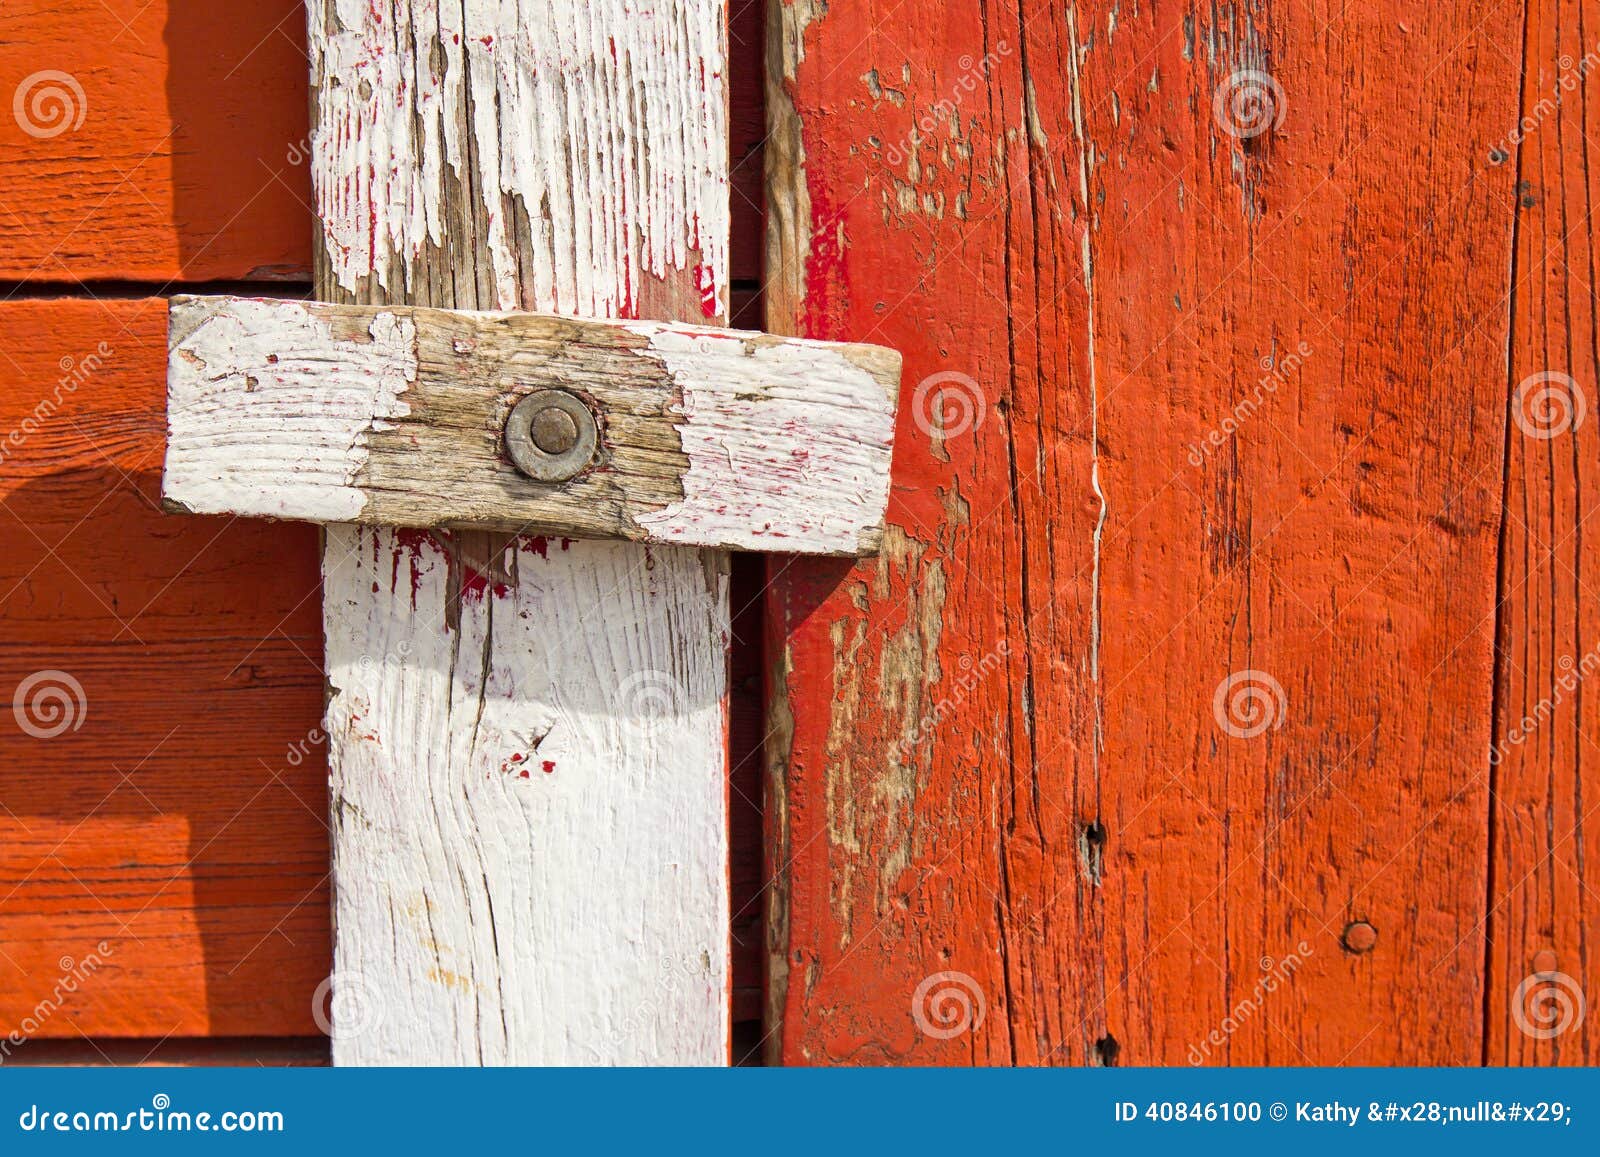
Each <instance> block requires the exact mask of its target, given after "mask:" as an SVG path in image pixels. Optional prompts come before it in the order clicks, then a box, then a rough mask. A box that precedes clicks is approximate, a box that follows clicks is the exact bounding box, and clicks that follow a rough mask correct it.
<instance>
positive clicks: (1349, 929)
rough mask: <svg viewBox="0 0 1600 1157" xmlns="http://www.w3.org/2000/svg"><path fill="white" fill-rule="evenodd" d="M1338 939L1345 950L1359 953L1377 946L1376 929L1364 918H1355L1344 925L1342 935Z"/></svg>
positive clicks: (1369, 950)
mask: <svg viewBox="0 0 1600 1157" xmlns="http://www.w3.org/2000/svg"><path fill="white" fill-rule="evenodd" d="M1340 939H1341V940H1342V942H1343V943H1344V949H1345V951H1346V952H1354V953H1356V954H1357V955H1361V954H1362V953H1366V952H1371V951H1372V950H1373V949H1374V948H1375V947H1377V944H1378V930H1377V929H1376V928H1374V927H1373V926H1372V925H1371V924H1368V923H1367V922H1366V921H1365V920H1355V921H1352V922H1351V923H1349V924H1346V925H1345V926H1344V935H1343V936H1342V937H1340Z"/></svg>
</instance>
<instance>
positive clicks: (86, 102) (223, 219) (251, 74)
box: [0, 0, 312, 281]
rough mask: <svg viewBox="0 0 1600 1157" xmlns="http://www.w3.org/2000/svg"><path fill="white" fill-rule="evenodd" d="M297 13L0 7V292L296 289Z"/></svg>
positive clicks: (253, 8) (306, 239)
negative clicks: (12, 287)
mask: <svg viewBox="0 0 1600 1157" xmlns="http://www.w3.org/2000/svg"><path fill="white" fill-rule="evenodd" d="M306 83H307V82H306V63H305V14H304V7H303V5H302V3H301V0H262V2H260V3H252V4H217V3H213V2H212V0H103V2H102V0H50V2H48V3H46V2H43V0H12V2H9V3H7V4H6V5H5V7H4V9H3V10H0V100H3V102H4V103H3V105H0V107H3V108H4V110H5V112H4V113H3V114H0V155H4V157H5V159H6V160H5V177H6V179H5V182H4V185H3V188H0V230H3V232H4V236H5V244H4V245H0V279H9V280H29V281H62V280H86V279H107V278H113V279H115V278H121V279H140V280H153V281H165V280H168V279H177V278H185V279H190V280H206V279H224V278H296V279H308V278H309V276H310V273H309V269H310V260H311V223H312V214H311V211H310V209H309V208H308V204H309V199H310V180H309V177H308V172H307V168H306V158H305V134H306V123H307V115H308V114H307V98H306Z"/></svg>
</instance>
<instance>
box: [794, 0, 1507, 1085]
mask: <svg viewBox="0 0 1600 1157" xmlns="http://www.w3.org/2000/svg"><path fill="white" fill-rule="evenodd" d="M773 11H774V13H775V18H774V19H773V21H772V23H773V24H774V25H776V24H777V23H778V19H779V18H781V20H782V21H783V22H784V24H785V25H786V27H787V28H788V29H789V33H788V41H787V43H788V50H787V52H786V53H782V54H780V56H781V57H782V59H783V60H784V61H786V62H787V65H788V72H787V75H786V76H785V77H784V78H783V79H782V81H781V89H782V92H783V93H784V94H785V97H786V99H787V101H788V102H790V103H791V104H792V116H793V120H792V121H791V120H790V119H789V114H788V110H787V108H786V107H784V106H782V105H778V104H776V103H775V102H774V101H773V99H772V95H771V91H770V90H769V107H770V108H772V109H773V116H774V123H775V126H776V131H775V134H774V138H773V140H772V141H771V142H770V143H769V156H776V157H777V158H778V159H779V161H780V163H779V165H778V166H777V168H776V170H775V185H774V188H773V189H771V190H769V199H770V203H771V206H772V213H773V227H774V231H775V233H774V235H775V248H776V251H777V252H778V253H780V254H781V255H783V256H784V257H785V258H786V264H785V266H784V268H783V269H782V270H781V271H780V272H781V276H780V277H779V278H778V279H777V281H776V283H775V285H774V287H773V288H772V290H771V291H769V302H770V311H769V317H770V318H771V319H772V327H773V328H792V329H796V330H799V331H801V332H804V333H807V334H809V335H812V336H818V337H829V338H846V337H848V338H852V339H857V340H864V339H870V340H874V341H880V342H884V343H885V344H889V345H892V346H895V347H897V348H899V349H901V350H902V351H903V352H904V354H905V357H906V373H905V380H906V394H905V396H904V398H903V402H902V409H901V412H902V415H903V420H902V422H901V426H900V429H899V431H898V438H897V447H896V464H895V481H896V485H895V492H894V499H893V505H892V508H891V520H892V521H893V522H895V523H896V524H897V527H898V533H896V534H891V536H890V539H889V543H888V549H886V550H885V552H884V555H883V556H882V557H881V558H880V559H878V560H877V561H876V562H875V563H869V564H865V565H862V566H859V567H856V568H853V569H852V568H847V567H843V566H837V565H827V564H821V565H819V564H815V563H802V562H799V561H794V562H778V563H776V564H774V566H773V568H772V578H773V600H774V601H773V607H772V613H771V615H770V620H769V621H770V632H771V638H770V645H771V649H772V666H773V672H774V674H773V678H772V681H771V686H772V689H773V694H774V706H773V718H774V723H775V726H776V729H777V738H776V741H775V742H774V744H773V745H772V748H771V758H770V769H769V792H770V796H769V823H770V825H771V844H772V848H771V855H772V874H773V876H774V880H775V885H774V904H773V907H772V910H771V913H770V929H769V937H770V950H769V969H770V976H769V1002H770V1003H769V1019H770V1021H771V1023H770V1024H769V1028H771V1029H773V1037H772V1040H773V1041H774V1043H775V1047H774V1049H773V1051H772V1054H771V1055H772V1057H773V1058H774V1059H779V1060H783V1061H787V1062H795V1063H807V1062H809V1063H825V1062H861V1063H878V1062H892V1063H944V1062H978V1063H1012V1062H1014V1063H1075V1064H1082V1063H1090V1064H1113V1063H1168V1064H1181V1063H1185V1062H1186V1061H1187V1062H1193V1063H1235V1064H1239V1063H1296V1064H1298V1063H1308V1062H1318V1063H1328V1064H1335V1063H1358V1062H1359V1063H1419V1062H1421V1063H1427V1062H1435V1063H1441V1062H1448V1063H1470V1062H1472V1061H1475V1060H1476V1059H1477V1058H1478V1056H1479V1052H1480V1040H1481V1031H1482V1028H1481V1017H1482V1000H1483V988H1482V971H1481V970H1482V959H1483V950H1484V944H1483V936H1482V896H1483V890H1484V885H1485V873H1486V864H1487V841H1486V831H1487V815H1488V791H1487V764H1486V760H1485V753H1486V752H1487V750H1488V745H1489V739H1490V735H1489V715H1490V688H1491V685H1492V638H1491V636H1492V624H1493V619H1494V595H1495V584H1496V578H1495V573H1496V531H1497V527H1498V518H1499V511H1498V499H1499V489H1500V481H1501V474H1502V467H1503V458H1502V453H1501V447H1502V437H1503V418H1504V415H1503V404H1504V381H1503V378H1504V349H1505V341H1506V336H1507V316H1508V313H1507V308H1506V304H1505V295H1506V290H1507V288H1508V283H1507V272H1506V271H1507V269H1508V266H1509V261H1510V255H1511V248H1510V211H1509V204H1510V198H1511V196H1512V192H1513V190H1512V185H1511V182H1512V178H1511V176H1510V174H1509V173H1508V172H1507V171H1506V169H1505V168H1504V167H1495V166H1491V165H1489V164H1488V163H1487V161H1486V160H1485V158H1486V157H1487V153H1488V149H1489V147H1490V145H1491V144H1492V142H1493V140H1494V139H1495V138H1496V137H1497V136H1499V135H1501V134H1503V133H1504V131H1505V130H1506V128H1507V116H1506V110H1507V109H1508V108H1514V107H1515V103H1516V93H1517V83H1518V78H1517V67H1516V59H1517V51H1516V48H1517V44H1518V42H1519V20H1520V14H1519V11H1518V9H1517V7H1516V6H1515V5H1510V4H1502V5H1496V6H1491V7H1489V8H1487V9H1485V8H1483V7H1482V6H1480V5H1469V4H1465V3H1450V4H1445V5H1443V6H1440V5H1432V6H1429V8H1428V9H1427V11H1426V13H1423V12H1422V11H1421V10H1420V9H1419V10H1417V11H1416V13H1415V14H1413V15H1407V14H1405V13H1401V14H1399V15H1397V14H1396V13H1394V12H1392V11H1390V10H1389V9H1388V8H1387V7H1385V6H1381V5H1378V4H1374V3H1363V4H1356V5H1353V6H1350V5H1346V6H1342V7H1337V6H1328V5H1324V4H1317V5H1313V7H1312V10H1310V11H1308V12H1306V13H1297V14H1296V16H1295V17H1294V18H1293V19H1290V18H1289V17H1288V16H1287V14H1285V13H1283V12H1281V11H1278V10H1274V9H1268V8H1267V7H1266V6H1263V5H1249V6H1247V7H1246V8H1244V9H1228V10H1213V9H1204V10H1183V9H1176V8H1159V7H1158V8H1156V9H1153V10H1152V9H1149V8H1147V7H1142V8H1139V9H1137V10H1135V9H1129V8H1128V7H1127V6H1126V5H1117V4H1113V3H1103V4H1102V3H1093V4H1089V5H1079V6H1076V7H1074V8H1067V9H1061V8H1059V7H1057V6H1052V5H1042V4H1033V3H1024V4H1022V5H1021V6H1020V7H1017V6H1012V7H1009V8H1002V9H995V8H994V7H993V6H992V5H990V6H988V7H984V6H981V5H968V4H956V5H954V6H950V5H946V6H942V7H940V8H938V9H937V10H935V9H913V8H910V7H896V6H893V5H889V4H883V5H876V4H869V5H868V6H867V7H866V8H865V9H864V10H854V11H852V13H851V14H850V16H849V18H845V17H843V16H842V15H841V14H840V12H839V11H838V10H837V9H829V10H826V11H824V9H823V7H822V6H821V5H816V4H813V3H810V2H808V0H798V2H793V3H790V2H785V0H777V3H776V5H775V7H774V10H773ZM864 28H871V29H874V30H875V31H874V33H873V34H871V35H867V36H863V35H862V30H863V29H864ZM801 45H803V54H802V52H801V51H800V47H801ZM1396 54H1403V55H1404V56H1405V57H1406V58H1408V59H1415V60H1419V61H1422V60H1425V61H1428V62H1429V63H1428V65H1427V67H1426V68H1424V69H1412V68H1404V69H1402V68H1374V67H1373V66H1372V62H1373V61H1375V60H1378V59H1390V58H1393V57H1395V56H1396ZM1263 117H1264V119H1254V118H1263ZM795 129H797V130H798V131H797V132H796V131H792V130H795ZM1397 158H1404V163H1398V162H1397ZM802 159H803V169H801V170H797V169H796V168H795V166H796V165H797V164H799V163H800V162H801V160H802ZM802 174H803V175H802ZM941 397H942V404H940V402H941ZM1213 432H1215V433H1216V438H1215V440H1213V439H1212V433H1213ZM1102 501H1103V505H1102ZM1252 688H1253V689H1254V690H1255V691H1257V692H1259V693H1260V695H1261V696H1262V697H1261V698H1251V697H1250V696H1249V694H1248V693H1249V692H1250V690H1251V689H1252ZM1279 688H1281V695H1280V694H1279V693H1278V689H1279ZM1240 694H1245V698H1243V699H1242V700H1241V699H1239V695H1240ZM1219 696H1220V702H1221V707H1220V708H1219V707H1216V706H1215V704H1216V703H1217V702H1218V699H1219ZM1230 704H1232V705H1233V706H1234V707H1235V708H1236V709H1244V710H1245V712H1246V713H1245V714H1244V715H1242V716H1241V715H1238V714H1233V715H1230V714H1229V711H1228V708H1229V706H1230ZM1252 706H1253V707H1255V708H1257V709H1260V710H1262V712H1263V714H1262V715H1261V717H1260V720H1259V721H1258V720H1256V719H1253V718H1251V717H1250V715H1249V714H1248V711H1249V709H1250V708H1251V707H1252ZM1258 723H1264V724H1265V726H1262V727H1260V730H1259V733H1256V732H1257V730H1258ZM1246 732H1248V733H1251V734H1245V733H1246Z"/></svg>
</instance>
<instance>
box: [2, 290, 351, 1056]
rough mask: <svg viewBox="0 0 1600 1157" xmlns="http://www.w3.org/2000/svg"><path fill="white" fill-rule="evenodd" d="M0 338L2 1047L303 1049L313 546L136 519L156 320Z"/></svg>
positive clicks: (22, 305) (156, 371) (43, 310)
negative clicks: (85, 1037)
mask: <svg viewBox="0 0 1600 1157" xmlns="http://www.w3.org/2000/svg"><path fill="white" fill-rule="evenodd" d="M0 332H4V333H5V335H6V340H5V342H4V343H3V346H4V349H3V351H0V366H3V367H4V370H5V372H4V374H3V375H0V432H3V433H0V506H3V512H0V522H3V523H4V524H5V527H6V528H5V530H4V531H3V532H0V533H3V534H4V536H5V540H6V542H7V544H8V545H7V549H6V550H5V551H4V552H3V553H0V638H3V640H4V641H3V642H0V693H3V695H4V696H5V701H6V703H7V704H8V708H7V709H6V710H4V711H0V803H3V805H4V806H3V807H0V849H3V852H0V1036H4V1035H5V1034H7V1033H9V1032H11V1031H20V1032H22V1033H23V1034H24V1035H26V1036H28V1037H30V1038H34V1037H38V1038H45V1037H72V1038H76V1037H77V1036H78V1035H79V1034H80V1033H87V1034H90V1035H98V1036H117V1035H132V1036H151V1037H157V1038H159V1037H163V1036H166V1035H167V1034H169V1033H176V1034H180V1035H204V1034H207V1033H224V1034H230V1033H231V1034H302V1035H304V1034H308V1033H314V1032H316V1031H317V1030H316V1024H315V1021H314V1019H313V1016H312V1007H311V1005H312V997H313V994H314V993H315V991H316V988H317V985H318V984H319V982H320V981H321V980H322V978H323V977H325V976H326V975H327V971H328V959H329V945H328V917H327V903H328V895H327V885H326V874H327V856H328V851H327V834H326V828H325V815H326V776H327V771H326V766H325V763H324V758H323V749H322V747H321V745H320V742H319V734H318V732H317V730H316V728H317V725H318V722H319V720H320V718H321V712H322V672H321V654H322V646H321V637H320V636H321V629H320V620H319V617H318V610H319V606H318V592H319V590H320V576H319V574H318V570H317V539H316V532H315V530H314V529H311V528H307V527H303V526H292V525H287V524H281V525H268V524H262V523H251V524H248V525H246V524H244V523H239V524H230V523H229V522H227V521H226V520H222V519H190V518H177V517H173V516H170V515H166V514H162V513H161V512H160V510H159V508H158V505H157V503H158V501H159V478H160V469H161V461H162V456H163V453H164V429H165V418H164V403H165V396H166V392H165V364H166V304H165V302H163V301H114V302H104V303H101V302H94V301H72V300H60V301H48V302H13V303H9V304H5V305H0ZM24 686H26V687H27V688H28V690H27V691H26V692H24V694H23V697H22V701H21V705H20V706H16V705H15V703H16V700H15V696H16V694H17V693H18V691H19V689H20V688H24ZM102 945H104V946H105V947H104V949H102V947H101V946H102ZM69 960H70V961H71V962H72V963H71V964H70V965H69V964H68V963H67V962H68V961H69ZM90 962H92V966H91V964H90ZM86 967H87V968H88V974H86V975H83V976H80V977H78V978H77V982H76V990H75V991H73V992H71V993H70V994H68V996H67V998H66V999H64V1000H59V1002H58V1003H56V1004H41V1002H45V1001H53V1000H54V999H55V998H54V997H53V993H54V992H55V986H56V984H57V983H58V982H59V981H61V980H62V978H63V977H64V976H66V975H69V974H73V973H76V972H81V971H83V969H85V968H86ZM30 1026H31V1027H30Z"/></svg>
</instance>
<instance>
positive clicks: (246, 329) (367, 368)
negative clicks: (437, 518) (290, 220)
mask: <svg viewBox="0 0 1600 1157" xmlns="http://www.w3.org/2000/svg"><path fill="white" fill-rule="evenodd" d="M186 310H187V311H191V312H188V313H186ZM202 313H205V307H204V306H202V305H198V304H197V305H189V306H186V305H184V304H183V303H175V304H174V306H173V325H174V326H175V327H182V326H183V325H184V324H185V318H186V316H197V315H199V314H202ZM369 334H370V336H371V338H372V340H371V341H370V342H358V341H348V340H336V339H335V338H334V337H333V335H332V333H331V329H330V325H329V323H328V321H327V320H325V319H324V318H321V317H317V316H314V315H313V314H312V312H311V311H310V310H309V309H307V308H306V307H305V306H303V305H300V304H299V303H297V302H283V301H254V300H249V299H239V300H237V301H235V302H234V303H233V305H232V307H231V308H230V309H229V310H227V311H225V312H217V313H212V314H210V315H209V316H206V317H205V320H203V321H201V322H200V323H199V324H198V325H197V326H195V328H194V329H193V330H192V331H191V332H190V333H189V334H188V335H187V336H186V337H184V338H183V340H182V341H181V342H179V343H178V344H177V345H175V346H174V347H173V348H172V351H171V355H170V359H169V363H168V373H167V422H168V430H167V459H166V475H165V478H164V479H163V484H162V490H163V493H165V494H166V495H167V496H168V497H171V498H174V499H176V500H177V501H179V502H181V503H183V505H184V506H186V507H187V508H188V509H190V510H192V511H194V512H195V513H200V514H223V513H232V514H243V515H255V516H262V517H269V518H284V517H294V518H299V519H308V520H311V521H316V522H340V521H349V520H351V519H354V518H356V517H358V516H359V515H360V513H361V510H362V507H363V506H365V505H366V502H367V497H366V494H365V493H364V492H363V491H362V490H361V489H360V488H359V487H357V486H355V485H353V483H354V482H355V479H356V476H357V475H358V474H360V472H361V469H362V467H363V466H364V465H365V464H366V461H367V436H368V434H369V433H370V432H371V431H373V430H374V429H381V428H383V425H384V424H385V422H386V420H387V419H392V418H399V417H404V416H405V415H406V414H407V413H408V412H409V410H408V409H407V406H406V404H405V402H404V401H403V400H402V396H403V395H404V394H405V392H406V389H407V387H408V386H409V385H410V384H411V383H412V382H415V381H416V379H417V350H416V337H417V330H416V325H415V323H413V322H412V320H411V319H410V318H408V317H400V316H397V315H395V314H393V313H388V312H384V313H380V314H378V315H377V317H375V318H374V319H373V321H372V325H371V327H370V330H369ZM245 449H247V450H248V454H247V456H246V457H244V458H243V459H242V458H241V453H242V451H244V450H245Z"/></svg>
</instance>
